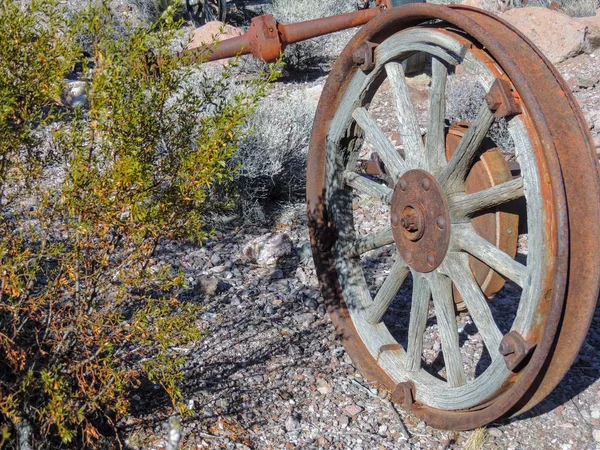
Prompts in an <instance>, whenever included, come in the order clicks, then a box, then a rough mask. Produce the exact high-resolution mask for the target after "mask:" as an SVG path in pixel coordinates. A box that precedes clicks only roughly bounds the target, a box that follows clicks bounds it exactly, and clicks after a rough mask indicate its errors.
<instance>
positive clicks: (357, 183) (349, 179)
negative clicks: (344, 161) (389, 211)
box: [344, 171, 394, 205]
mask: <svg viewBox="0 0 600 450" xmlns="http://www.w3.org/2000/svg"><path fill="white" fill-rule="evenodd" d="M344 181H345V183H346V184H347V185H348V186H350V187H352V188H354V189H356V190H357V191H359V192H362V193H363V194H366V195H368V196H370V197H375V198H378V199H380V200H381V201H382V202H384V203H385V204H388V205H389V204H390V202H391V201H392V194H393V193H394V191H393V190H391V189H390V188H389V187H387V186H384V185H383V184H379V183H377V182H376V181H373V180H370V179H368V178H367V177H365V176H362V175H359V174H357V173H355V172H349V171H346V172H344Z"/></svg>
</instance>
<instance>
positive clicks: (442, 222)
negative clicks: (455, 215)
mask: <svg viewBox="0 0 600 450" xmlns="http://www.w3.org/2000/svg"><path fill="white" fill-rule="evenodd" d="M436 223H437V226H438V228H439V229H440V230H443V229H444V228H446V219H445V218H444V216H438V218H437V220H436Z"/></svg>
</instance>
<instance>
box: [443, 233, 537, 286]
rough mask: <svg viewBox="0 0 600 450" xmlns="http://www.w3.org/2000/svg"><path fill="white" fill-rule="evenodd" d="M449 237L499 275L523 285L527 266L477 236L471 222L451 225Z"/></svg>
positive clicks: (461, 248)
mask: <svg viewBox="0 0 600 450" xmlns="http://www.w3.org/2000/svg"><path fill="white" fill-rule="evenodd" d="M451 239H452V241H453V242H454V244H455V245H457V246H458V248H459V249H460V250H464V251H465V252H467V253H469V254H470V255H472V256H474V257H475V258H477V259H479V260H480V261H481V262H483V263H484V264H487V265H488V266H489V267H491V268H492V269H493V270H495V271H496V272H498V273H499V274H500V275H502V276H504V277H506V278H508V279H509V280H512V281H513V282H515V283H516V284H518V285H519V286H520V287H523V286H524V285H525V281H526V279H527V267H526V266H524V265H523V264H521V263H520V262H517V261H515V260H514V259H513V258H511V257H510V256H509V255H507V254H506V253H504V252H503V251H502V250H500V249H499V248H498V247H495V246H494V245H492V244H490V243H489V242H488V241H486V240H485V239H484V238H482V237H481V236H479V235H478V234H477V232H476V231H475V229H474V228H473V226H472V225H471V224H463V225H455V226H453V227H452V237H451Z"/></svg>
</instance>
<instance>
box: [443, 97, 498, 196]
mask: <svg viewBox="0 0 600 450" xmlns="http://www.w3.org/2000/svg"><path fill="white" fill-rule="evenodd" d="M493 122H494V114H493V113H492V111H491V110H490V108H489V107H488V105H487V102H486V101H485V100H484V101H483V102H482V104H481V107H480V108H479V113H478V114H477V118H476V119H475V122H474V123H473V124H472V125H471V126H470V127H469V129H468V130H467V132H466V133H465V135H464V136H463V137H462V139H461V140H460V142H459V144H458V147H457V148H456V151H455V152H454V155H452V158H450V162H448V165H447V166H446V167H444V169H443V170H442V172H441V173H440V177H439V181H440V183H441V184H442V186H443V187H444V189H445V191H446V192H447V193H454V192H460V191H461V190H462V188H463V185H464V181H465V179H466V178H467V175H468V174H469V170H471V167H472V166H473V164H475V161H476V159H477V157H478V156H479V149H480V147H481V142H482V141H483V139H484V138H485V135H486V134H487V132H488V130H489V129H490V126H491V125H492V123H493Z"/></svg>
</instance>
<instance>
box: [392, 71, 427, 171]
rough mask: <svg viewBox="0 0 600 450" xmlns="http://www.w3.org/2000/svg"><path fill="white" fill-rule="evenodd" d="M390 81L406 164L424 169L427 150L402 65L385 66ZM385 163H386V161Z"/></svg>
mask: <svg viewBox="0 0 600 450" xmlns="http://www.w3.org/2000/svg"><path fill="white" fill-rule="evenodd" d="M385 70H386V72H387V75H388V80H389V82H390V85H391V86H392V91H393V93H394V99H395V100H396V117H397V118H398V133H399V134H400V138H401V139H402V144H404V155H405V159H406V163H407V165H408V167H410V168H418V167H424V156H425V149H424V146H423V139H422V137H421V130H420V129H419V123H418V121H417V114H416V111H415V108H414V106H413V104H412V101H411V100H410V97H409V95H408V85H407V84H406V77H405V76H404V68H403V67H402V64H400V63H397V62H389V63H387V64H386V65H385ZM384 162H385V161H384Z"/></svg>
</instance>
